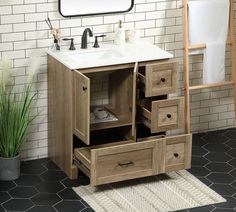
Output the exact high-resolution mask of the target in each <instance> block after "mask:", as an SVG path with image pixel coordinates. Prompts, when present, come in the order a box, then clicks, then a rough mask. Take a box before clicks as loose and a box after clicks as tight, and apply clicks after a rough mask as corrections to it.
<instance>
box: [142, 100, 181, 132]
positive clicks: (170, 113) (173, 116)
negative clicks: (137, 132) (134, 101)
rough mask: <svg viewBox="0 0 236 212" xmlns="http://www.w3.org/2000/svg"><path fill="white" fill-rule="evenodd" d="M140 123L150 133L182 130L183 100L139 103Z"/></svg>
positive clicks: (143, 101)
mask: <svg viewBox="0 0 236 212" xmlns="http://www.w3.org/2000/svg"><path fill="white" fill-rule="evenodd" d="M139 109H140V111H139V112H140V116H141V121H142V122H143V124H144V125H146V126H147V127H149V128H150V129H151V133H156V132H162V131H166V130H171V129H177V128H182V127H183V124H184V118H183V116H184V98H183V97H180V98H176V99H168V100H158V101H152V100H151V99H143V100H140V102H139Z"/></svg>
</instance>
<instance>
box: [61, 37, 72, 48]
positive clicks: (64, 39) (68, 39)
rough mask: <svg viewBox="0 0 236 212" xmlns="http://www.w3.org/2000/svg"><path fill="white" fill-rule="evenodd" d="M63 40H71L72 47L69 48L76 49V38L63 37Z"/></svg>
mask: <svg viewBox="0 0 236 212" xmlns="http://www.w3.org/2000/svg"><path fill="white" fill-rule="evenodd" d="M62 40H65V41H68V40H70V48H69V50H75V45H74V38H63V39H62Z"/></svg>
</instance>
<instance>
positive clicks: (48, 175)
mask: <svg viewBox="0 0 236 212" xmlns="http://www.w3.org/2000/svg"><path fill="white" fill-rule="evenodd" d="M40 177H41V178H42V179H44V180H45V181H60V180H63V179H65V178H67V176H66V174H65V173H64V172H63V171H55V170H49V171H46V172H44V173H43V174H41V175H40Z"/></svg>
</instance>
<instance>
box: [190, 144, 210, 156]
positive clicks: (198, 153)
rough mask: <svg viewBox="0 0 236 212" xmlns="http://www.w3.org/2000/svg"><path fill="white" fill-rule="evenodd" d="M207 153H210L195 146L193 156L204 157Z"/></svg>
mask: <svg viewBox="0 0 236 212" xmlns="http://www.w3.org/2000/svg"><path fill="white" fill-rule="evenodd" d="M207 153H208V151H207V150H205V149H203V147H200V146H193V147H192V155H193V156H204V155H206V154H207Z"/></svg>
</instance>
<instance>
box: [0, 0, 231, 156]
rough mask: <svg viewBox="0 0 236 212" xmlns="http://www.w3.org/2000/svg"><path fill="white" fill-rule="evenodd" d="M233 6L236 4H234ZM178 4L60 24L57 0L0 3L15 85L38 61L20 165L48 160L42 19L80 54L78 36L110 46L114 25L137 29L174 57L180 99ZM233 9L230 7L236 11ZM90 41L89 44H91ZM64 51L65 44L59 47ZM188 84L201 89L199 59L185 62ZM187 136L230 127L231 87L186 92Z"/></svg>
mask: <svg viewBox="0 0 236 212" xmlns="http://www.w3.org/2000/svg"><path fill="white" fill-rule="evenodd" d="M234 3H235V5H236V0H235V2H234ZM180 6H181V1H180V0H135V5H134V8H133V9H132V10H131V11H130V12H128V13H121V14H111V15H98V16H92V17H82V18H81V17H73V18H63V17H62V16H61V15H60V14H59V12H58V0H0V59H8V60H9V61H10V66H11V68H12V75H13V78H14V80H15V82H16V84H17V85H19V86H23V84H24V83H25V82H26V80H27V76H28V72H29V65H30V63H31V61H30V57H33V56H37V57H38V61H39V62H40V64H41V65H40V70H39V72H38V74H37V77H36V78H35V82H34V90H35V91H37V92H38V95H37V97H38V99H37V102H36V105H35V108H34V111H37V112H39V116H38V117H37V118H36V119H35V121H34V123H33V124H32V126H31V128H30V135H29V138H28V142H27V143H26V144H25V145H24V147H23V148H22V152H21V154H22V158H23V159H34V158H41V157H46V156H47V153H48V152H47V145H48V144H47V60H46V54H45V52H44V50H45V49H47V48H50V46H51V45H52V43H53V38H52V36H51V34H50V32H49V30H48V26H47V24H46V23H45V21H44V19H45V18H46V17H48V16H49V17H50V19H51V20H52V24H53V26H54V27H59V28H60V29H61V36H62V37H74V38H75V43H76V47H77V48H79V45H80V41H81V34H82V32H83V30H84V29H85V28H86V27H90V28H91V29H92V30H93V32H94V33H95V34H101V33H105V34H106V35H107V36H106V38H104V40H103V42H113V33H114V30H115V28H116V27H117V22H118V20H122V21H123V22H124V27H125V28H126V29H132V28H137V29H140V35H141V37H142V38H143V39H144V40H147V41H149V42H151V43H153V44H156V45H157V46H159V47H161V48H163V49H165V50H167V51H169V52H171V53H172V54H174V56H175V58H176V60H178V61H179V62H180V64H181V66H180V67H181V68H180V74H179V89H178V94H182V89H181V87H182V85H183V73H182V64H183V63H182V54H183V53H182V49H183V42H182V17H181V15H182V13H181V9H180ZM235 7H236V6H234V8H235ZM92 41H93V39H90V42H92ZM61 45H62V47H63V48H68V46H69V43H68V42H62V43H61ZM190 62H191V64H190V70H191V72H190V77H191V83H192V84H198V83H201V77H202V55H198V56H192V57H191V58H190ZM226 70H227V76H226V77H227V79H230V77H231V76H230V74H229V73H230V54H229V53H228V52H227V56H226ZM93 88H94V90H96V92H94V93H93V95H92V96H93V100H92V102H93V104H94V105H96V104H98V103H103V104H106V103H107V100H106V98H107V88H108V85H107V80H106V78H104V80H103V82H102V83H100V84H96V83H94V84H93ZM191 93H192V95H191V130H192V132H200V131H208V130H216V129H222V128H228V127H233V126H235V120H234V104H233V98H232V94H233V91H232V89H231V88H230V87H224V88H214V89H207V90H199V91H193V92H191Z"/></svg>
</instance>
